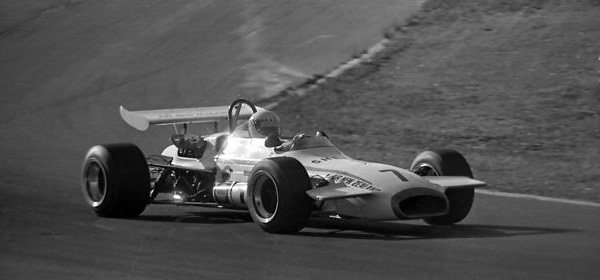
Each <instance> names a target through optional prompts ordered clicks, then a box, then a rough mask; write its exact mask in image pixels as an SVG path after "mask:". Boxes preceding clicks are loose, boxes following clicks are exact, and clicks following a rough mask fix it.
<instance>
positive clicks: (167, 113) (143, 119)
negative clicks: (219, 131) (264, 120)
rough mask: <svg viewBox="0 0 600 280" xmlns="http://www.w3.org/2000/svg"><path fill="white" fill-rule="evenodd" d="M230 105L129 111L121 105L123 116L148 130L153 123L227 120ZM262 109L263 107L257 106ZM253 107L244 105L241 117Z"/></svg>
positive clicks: (129, 122)
mask: <svg viewBox="0 0 600 280" xmlns="http://www.w3.org/2000/svg"><path fill="white" fill-rule="evenodd" d="M229 109H230V107H229V106H213V107H198V108H180V109H162V110H146V111H129V110H127V109H125V107H123V106H121V107H120V108H119V111H120V113H121V118H122V119H123V120H124V121H125V122H126V123H127V124H129V125H130V126H132V127H133V128H135V129H137V130H142V131H143V130H147V129H148V127H150V126H151V125H169V124H175V125H177V124H190V123H217V122H219V121H227V120H228V119H229V118H228V111H229ZM257 109H259V110H262V108H259V107H257ZM251 115H252V109H251V108H248V107H242V108H241V110H240V112H239V118H240V119H242V118H250V116H251Z"/></svg>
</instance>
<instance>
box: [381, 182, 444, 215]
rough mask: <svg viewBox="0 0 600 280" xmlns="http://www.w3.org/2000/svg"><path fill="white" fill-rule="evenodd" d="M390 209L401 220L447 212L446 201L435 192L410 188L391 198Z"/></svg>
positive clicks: (440, 194)
mask: <svg viewBox="0 0 600 280" xmlns="http://www.w3.org/2000/svg"><path fill="white" fill-rule="evenodd" d="M391 204H392V209H393V211H394V214H396V217H398V219H401V220H406V219H418V218H425V217H432V216H440V215H444V214H446V213H447V212H448V199H447V198H446V196H445V195H444V194H443V193H441V192H439V191H436V190H432V189H428V188H410V189H406V190H403V191H400V192H398V193H397V194H395V195H394V196H392V200H391Z"/></svg>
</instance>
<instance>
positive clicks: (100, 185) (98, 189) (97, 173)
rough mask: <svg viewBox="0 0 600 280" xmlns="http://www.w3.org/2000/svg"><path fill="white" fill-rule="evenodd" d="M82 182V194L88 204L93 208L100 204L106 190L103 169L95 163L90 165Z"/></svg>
mask: <svg viewBox="0 0 600 280" xmlns="http://www.w3.org/2000/svg"><path fill="white" fill-rule="evenodd" d="M84 181H85V186H84V187H85V188H84V192H85V195H86V197H87V199H88V201H89V202H90V204H91V205H92V206H93V207H97V206H98V205H100V204H102V201H104V198H105V197H106V189H107V188H106V173H105V172H104V168H102V166H101V165H100V164H99V163H97V162H92V163H90V164H89V165H88V167H87V170H86V172H85V177H84Z"/></svg>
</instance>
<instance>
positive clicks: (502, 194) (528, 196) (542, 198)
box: [475, 189, 600, 207]
mask: <svg viewBox="0 0 600 280" xmlns="http://www.w3.org/2000/svg"><path fill="white" fill-rule="evenodd" d="M475 192H476V193H479V194H484V195H493V196H500V197H510V198H524V199H535V200H540V201H548V202H557V203H565V204H573V205H580V206H591V207H600V203H596V202H590V201H581V200H572V199H565V198H555V197H546V196H539V195H532V194H520V193H508V192H500V191H489V190H480V189H477V190H475Z"/></svg>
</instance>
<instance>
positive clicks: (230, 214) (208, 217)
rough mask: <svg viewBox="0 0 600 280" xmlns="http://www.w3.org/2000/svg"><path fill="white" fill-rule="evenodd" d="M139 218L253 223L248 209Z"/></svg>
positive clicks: (175, 221)
mask: <svg viewBox="0 0 600 280" xmlns="http://www.w3.org/2000/svg"><path fill="white" fill-rule="evenodd" d="M137 220H142V221H154V222H173V223H192V224H232V223H251V222H252V217H250V214H249V213H248V212H246V211H234V210H222V211H221V210H219V211H210V212H187V213H186V214H184V215H143V216H139V217H137Z"/></svg>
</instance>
